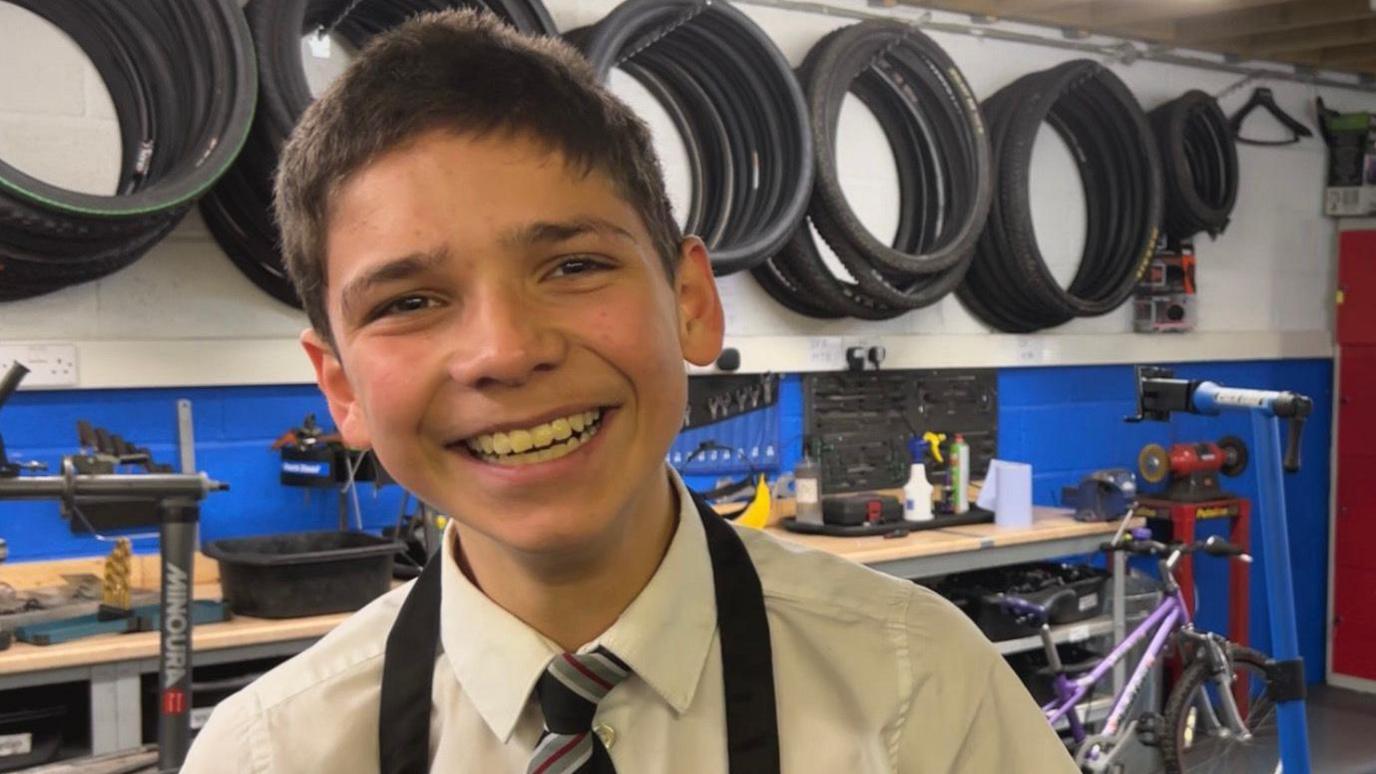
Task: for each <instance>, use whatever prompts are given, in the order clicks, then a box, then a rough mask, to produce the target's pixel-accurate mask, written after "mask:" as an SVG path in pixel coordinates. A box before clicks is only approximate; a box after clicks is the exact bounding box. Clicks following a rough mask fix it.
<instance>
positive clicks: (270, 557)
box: [203, 532, 402, 618]
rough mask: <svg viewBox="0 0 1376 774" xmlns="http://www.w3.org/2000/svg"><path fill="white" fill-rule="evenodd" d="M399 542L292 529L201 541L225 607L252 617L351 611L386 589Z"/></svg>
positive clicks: (364, 536) (373, 537)
mask: <svg viewBox="0 0 1376 774" xmlns="http://www.w3.org/2000/svg"><path fill="white" fill-rule="evenodd" d="M401 549H402V544H401V543H398V542H396V541H393V540H388V539H386V538H380V537H377V536H375V535H369V534H366V533H363V532H297V533H291V534H286V535H265V536H262V537H249V538H230V539H225V540H215V541H211V542H210V543H207V544H206V545H205V546H204V548H203V550H204V552H205V555H206V556H209V557H210V558H212V559H215V560H217V561H218V562H219V563H220V590H221V591H222V592H223V594H224V600H225V602H226V603H228V604H229V606H230V609H231V610H233V611H234V612H235V613H237V614H240V615H248V616H256V617H258V618H300V617H303V616H311V615H325V614H327V613H342V612H348V611H353V610H357V609H359V608H360V607H363V606H364V605H366V604H368V603H369V602H371V601H372V600H373V599H375V598H376V597H378V596H379V595H381V594H382V593H384V592H386V591H387V590H388V589H389V588H390V587H391V582H392V559H393V557H394V556H395V555H396V553H397V552H398V551H400V550H401Z"/></svg>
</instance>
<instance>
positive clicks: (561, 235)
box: [502, 215, 635, 247]
mask: <svg viewBox="0 0 1376 774" xmlns="http://www.w3.org/2000/svg"><path fill="white" fill-rule="evenodd" d="M590 233H593V234H606V235H609V236H614V237H617V238H620V239H626V240H629V241H631V242H634V241H635V235H633V234H632V233H631V232H629V231H627V230H626V229H624V228H622V227H621V226H618V225H616V224H615V223H613V222H611V221H610V220H607V219H605V218H599V217H596V216H593V215H583V216H579V217H576V218H571V219H569V220H560V221H549V220H537V221H534V222H532V223H526V224H524V225H521V226H517V227H515V228H512V229H511V230H509V231H507V232H506V234H504V235H503V236H502V241H503V242H505V243H506V244H507V245H509V246H513V247H530V246H532V245H539V244H550V243H554V242H566V241H568V240H570V239H573V238H574V237H577V236H582V235H584V234H590Z"/></svg>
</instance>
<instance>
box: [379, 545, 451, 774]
mask: <svg viewBox="0 0 1376 774" xmlns="http://www.w3.org/2000/svg"><path fill="white" fill-rule="evenodd" d="M443 556H444V552H443V551H437V552H436V553H435V555H434V556H432V557H430V561H428V562H426V564H425V569H424V570H422V571H421V574H420V578H418V579H417V580H416V583H415V585H414V586H412V587H411V593H409V594H407V595H406V601H405V602H403V603H402V604H401V612H400V613H398V614H397V620H396V622H395V623H394V624H392V631H391V632H390V633H389V634H388V635H387V651H386V654H385V655H384V657H383V661H382V701H381V714H380V715H379V716H378V721H379V722H378V760H379V763H380V766H379V771H381V772H382V774H424V773H425V772H426V771H429V769H430V701H431V699H430V697H431V693H430V689H431V686H432V684H433V683H434V680H435V656H436V654H437V653H438V649H439V642H440V563H441V562H442V561H444V560H443Z"/></svg>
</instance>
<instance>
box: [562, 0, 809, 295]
mask: <svg viewBox="0 0 1376 774" xmlns="http://www.w3.org/2000/svg"><path fill="white" fill-rule="evenodd" d="M566 37H567V38H568V39H569V41H570V42H572V43H573V44H574V45H575V46H577V47H578V48H579V49H580V50H581V51H582V52H583V54H584V56H586V57H587V58H588V60H589V61H590V62H591V63H592V65H593V68H594V69H595V70H596V71H597V72H598V73H599V74H600V75H601V77H602V78H603V80H604V81H605V80H606V78H607V77H608V75H609V74H610V73H611V70H612V69H613V68H620V69H622V70H623V71H624V72H626V73H627V74H628V75H630V76H631V77H632V78H635V79H636V80H637V81H638V82H639V83H640V84H641V85H642V86H644V87H645V89H646V90H647V91H649V92H650V94H651V95H652V96H653V97H654V98H655V100H656V101H657V102H659V103H660V104H661V105H662V106H663V107H664V109H665V111H666V112H667V113H668V114H669V117H670V119H671V120H672V121H673V123H674V125H675V128H676V129H678V131H679V134H680V135H681V136H682V138H683V141H684V146H685V148H686V149H687V151H688V156H689V172H690V180H691V186H692V188H691V194H690V202H689V206H688V212H687V213H685V215H686V218H685V225H684V231H685V232H686V233H691V234H697V235H699V236H701V237H702V238H703V241H704V242H706V244H707V247H708V250H709V252H710V253H711V256H712V269H713V272H714V273H716V274H717V275H725V274H731V273H733V272H737V271H742V270H745V269H750V268H753V267H755V266H757V265H758V264H760V263H761V262H762V261H764V260H766V259H767V258H769V257H770V256H772V255H774V254H775V253H776V252H777V251H778V250H779V249H780V248H781V247H782V246H783V244H784V243H785V242H786V241H787V240H788V238H789V236H790V235H791V234H792V233H793V231H794V229H795V228H796V227H797V225H798V223H799V221H800V220H801V219H802V217H803V212H804V210H805V209H806V207H807V201H808V196H809V195H810V193H811V190H812V175H813V160H812V159H813V153H812V135H811V133H810V132H809V130H808V124H807V115H806V111H805V106H804V102H803V95H802V91H801V90H800V89H799V87H798V83H797V80H796V79H795V78H794V77H793V72H792V71H791V70H790V69H789V67H788V63H787V61H786V60H785V59H784V57H783V54H782V53H780V52H779V50H778V47H776V46H775V45H774V43H773V41H772V40H770V38H769V36H768V35H767V34H765V32H764V31H763V30H761V29H760V28H759V26H758V25H756V24H755V23H754V22H753V21H751V20H750V19H749V17H747V16H746V15H745V14H743V13H741V12H740V11H739V10H737V9H736V8H734V7H733V6H731V5H730V4H728V3H724V2H708V1H707V0H628V2H625V3H622V4H621V5H618V6H617V7H616V8H615V9H613V10H612V11H611V12H610V13H609V14H607V16H605V17H603V18H602V19H601V20H600V21H598V22H597V23H596V24H594V25H591V26H589V27H583V28H580V29H577V30H573V31H572V32H570V33H568V35H566Z"/></svg>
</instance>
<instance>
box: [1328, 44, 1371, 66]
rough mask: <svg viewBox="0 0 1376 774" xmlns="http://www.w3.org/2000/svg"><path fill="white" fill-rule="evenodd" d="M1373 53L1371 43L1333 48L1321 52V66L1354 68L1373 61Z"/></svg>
mask: <svg viewBox="0 0 1376 774" xmlns="http://www.w3.org/2000/svg"><path fill="white" fill-rule="evenodd" d="M1372 51H1373V47H1372V45H1371V44H1370V43H1358V44H1355V45H1350V46H1333V47H1331V48H1325V49H1323V51H1321V52H1319V64H1322V65H1325V66H1326V65H1335V66H1352V65H1354V64H1359V63H1362V62H1367V61H1369V60H1371V58H1372Z"/></svg>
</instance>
